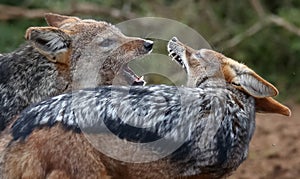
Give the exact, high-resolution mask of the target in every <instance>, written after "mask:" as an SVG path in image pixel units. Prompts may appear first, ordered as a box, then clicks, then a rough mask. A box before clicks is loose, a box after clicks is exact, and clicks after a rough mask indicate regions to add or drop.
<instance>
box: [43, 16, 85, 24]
mask: <svg viewBox="0 0 300 179" xmlns="http://www.w3.org/2000/svg"><path fill="white" fill-rule="evenodd" d="M45 19H46V21H47V24H48V25H49V26H53V27H61V26H62V25H64V24H66V23H73V22H78V21H80V19H79V18H78V17H73V16H63V15H59V14H53V13H46V14H45Z"/></svg>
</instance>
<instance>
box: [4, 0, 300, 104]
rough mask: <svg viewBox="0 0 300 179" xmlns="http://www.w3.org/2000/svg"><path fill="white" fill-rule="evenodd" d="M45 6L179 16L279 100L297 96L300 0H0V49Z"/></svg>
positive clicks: (95, 13)
mask: <svg viewBox="0 0 300 179" xmlns="http://www.w3.org/2000/svg"><path fill="white" fill-rule="evenodd" d="M45 12H55V13H61V14H66V15H75V16H79V17H82V18H84V17H89V18H93V19H101V20H105V21H109V22H111V23H113V24H115V23H119V22H122V21H124V20H128V19H132V18H137V17H146V16H151V17H164V18H169V19H173V20H176V21H179V22H182V23H184V24H186V25H188V26H190V27H191V28H193V29H195V30H196V31H198V32H199V33H200V34H201V35H202V36H203V37H204V38H205V39H206V40H207V41H208V42H209V43H210V45H211V46H212V48H213V49H214V50H216V51H219V52H222V53H224V54H225V55H226V56H229V57H231V58H233V59H235V60H237V61H239V62H243V63H245V64H246V65H247V66H249V67H250V68H252V69H254V71H256V72H257V73H258V74H260V75H261V76H262V77H264V78H265V79H267V80H268V81H270V82H271V83H273V84H274V85H275V86H276V87H277V88H278V89H279V91H280V95H279V97H278V99H279V100H286V101H296V102H300V88H299V87H300V75H299V71H300V60H299V57H300V0H272V1H271V0H262V1H259V0H248V1H237V0H227V1H224V0H222V1H221V0H182V1H179V0H151V1H146V0H129V1H124V0H119V1H111V0H101V1H99V0H64V1H62V0H0V39H1V40H0V53H8V52H11V51H13V50H14V49H15V48H17V47H18V46H19V45H20V44H21V43H23V42H24V33H25V30H26V29H27V28H28V27H30V26H43V25H46V23H45V21H44V19H43V14H44V13H45ZM153 66H154V67H153V68H156V67H159V65H157V64H153ZM165 68H168V66H166V67H165ZM162 70H163V69H162ZM156 78H157V77H155V75H154V76H152V78H151V79H150V80H151V81H152V83H155V82H156V81H157V83H161V81H159V80H156ZM166 83H168V82H166Z"/></svg>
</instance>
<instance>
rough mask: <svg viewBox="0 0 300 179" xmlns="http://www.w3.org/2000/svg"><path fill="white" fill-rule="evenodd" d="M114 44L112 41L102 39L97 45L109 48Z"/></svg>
mask: <svg viewBox="0 0 300 179" xmlns="http://www.w3.org/2000/svg"><path fill="white" fill-rule="evenodd" d="M114 43H115V40H114V39H104V40H103V41H102V42H101V43H100V44H99V45H100V46H101V47H109V46H111V45H112V44H114Z"/></svg>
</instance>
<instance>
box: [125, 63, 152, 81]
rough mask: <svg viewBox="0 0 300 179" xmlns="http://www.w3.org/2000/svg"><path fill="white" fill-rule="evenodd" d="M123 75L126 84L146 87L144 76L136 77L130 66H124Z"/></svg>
mask: <svg viewBox="0 0 300 179" xmlns="http://www.w3.org/2000/svg"><path fill="white" fill-rule="evenodd" d="M122 75H123V77H124V78H125V80H126V82H127V83H129V84H131V85H133V86H138V85H141V86H143V85H145V84H146V82H145V81H144V76H141V77H139V76H138V75H136V74H135V73H134V72H133V71H132V70H131V69H130V68H129V66H128V64H124V65H123V66H122Z"/></svg>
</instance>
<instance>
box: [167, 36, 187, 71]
mask: <svg viewBox="0 0 300 179" xmlns="http://www.w3.org/2000/svg"><path fill="white" fill-rule="evenodd" d="M177 41H178V40H177V38H176V37H173V38H172V39H171V40H170V41H169V42H168V52H169V56H170V57H171V58H172V60H173V61H174V60H175V61H176V62H177V63H178V64H179V65H180V66H182V68H183V69H185V70H186V66H185V64H184V62H183V59H182V58H183V57H182V56H183V54H184V53H185V50H184V47H182V46H181V45H180V44H178V43H177Z"/></svg>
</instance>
